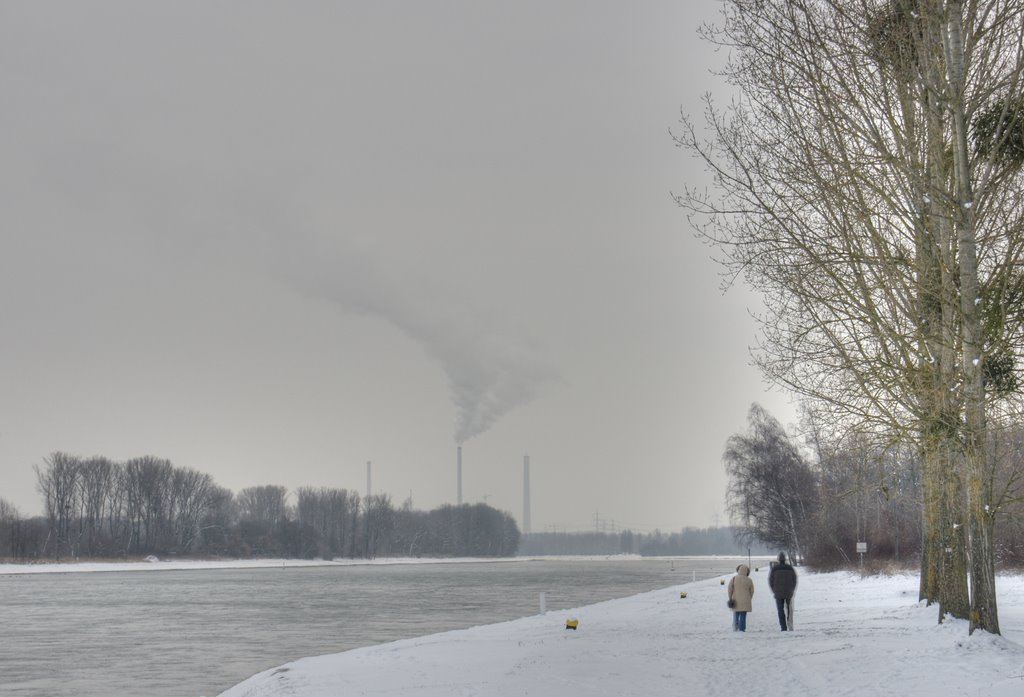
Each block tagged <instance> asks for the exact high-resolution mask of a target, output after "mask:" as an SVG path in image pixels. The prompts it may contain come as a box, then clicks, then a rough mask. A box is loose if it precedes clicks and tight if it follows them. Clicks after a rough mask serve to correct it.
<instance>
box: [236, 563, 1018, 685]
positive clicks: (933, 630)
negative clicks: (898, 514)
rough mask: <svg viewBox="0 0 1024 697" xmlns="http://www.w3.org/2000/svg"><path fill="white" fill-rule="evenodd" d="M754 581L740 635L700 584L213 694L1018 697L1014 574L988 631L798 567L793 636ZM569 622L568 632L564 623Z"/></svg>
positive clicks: (302, 663)
mask: <svg viewBox="0 0 1024 697" xmlns="http://www.w3.org/2000/svg"><path fill="white" fill-rule="evenodd" d="M753 576H754V580H755V586H756V593H755V596H754V612H753V613H751V614H750V615H749V616H748V623H747V626H748V631H747V632H746V633H736V632H733V631H731V613H730V611H729V610H727V609H726V607H725V599H726V594H725V588H724V587H723V586H722V585H721V583H720V580H719V579H712V580H708V581H700V582H697V583H692V584H685V585H682V586H676V587H672V588H668V589H665V590H660V591H654V592H651V593H645V594H642V595H638V596H634V597H631V598H625V599H621V600H613V601H609V602H605V603H599V604H596V605H590V606H587V607H582V608H570V609H565V610H557V611H550V612H547V613H546V614H544V615H538V616H535V617H528V618H524V619H520V620H515V621H512V622H504V623H500V624H494V625H488V626H483V627H475V628H472V629H467V630H461V631H454V632H446V633H443V634H435V635H431V636H427V637H421V638H417V639H408V640H404V641H398V642H393V643H389V644H381V645H378V646H371V647H367V648H362V649H357V650H354V651H348V652H345V653H341V654H334V655H328V656H319V657H314V658H305V659H302V660H299V661H295V662H293V663H289V664H286V665H283V666H280V667H278V668H273V669H271V670H267V671H265V672H263V673H260V674H258V675H255V676H253V677H251V678H249V679H248V680H246V681H244V682H242V683H240V684H238V685H236V686H235V687H233V688H231V689H229V690H227V691H225V692H224V693H222V695H221V697H285V696H286V695H302V696H303V697H336V696H337V695H345V696H346V697H354V696H356V695H373V696H374V697H400V696H401V697H454V696H456V695H458V696H466V695H479V696H481V697H502V696H505V695H507V696H510V697H511V696H512V695H515V696H516V697H521V696H523V695H529V696H531V697H555V696H556V695H557V696H558V697H563V696H564V695H580V696H590V695H613V696H615V697H626V696H631V695H635V696H636V697H659V696H662V695H664V696H666V697H668V696H671V697H679V696H680V695H686V696H691V695H692V696H708V697H726V696H728V697H736V695H743V697H751V696H753V697H757V696H759V695H765V696H769V695H770V696H771V697H796V696H801V697H803V696H805V695H829V697H833V696H836V695H899V696H900V697H914V696H916V695H942V696H945V695H971V696H975V695H985V696H986V697H1010V696H1011V695H1012V696H1013V697H1019V696H1020V695H1024V646H1022V642H1024V577H1019V576H1014V577H1000V578H999V580H998V584H997V585H998V591H999V602H1000V608H999V613H1000V622H1001V626H1002V629H1003V633H1004V635H1003V636H1002V637H998V636H992V635H988V634H984V633H981V632H978V633H976V634H975V635H974V636H968V634H967V625H966V623H964V622H963V621H958V620H957V621H948V622H946V623H945V624H942V625H939V624H938V623H937V610H936V609H935V608H934V607H931V608H929V607H925V606H924V605H923V604H920V603H918V602H917V585H918V582H917V578H916V576H910V575H902V576H892V577H871V578H864V579H862V578H860V577H859V576H857V575H855V574H850V573H829V574H811V573H807V572H804V573H802V574H801V577H800V585H799V588H798V589H797V597H796V603H795V624H796V631H794V632H780V631H779V628H778V623H777V620H776V614H775V607H774V603H773V601H772V599H771V595H770V593H769V591H768V586H767V580H766V570H765V569H763V568H762V569H761V570H760V571H758V572H755V573H754V574H753ZM684 590H685V591H686V593H687V597H686V598H681V597H680V593H681V592H682V591H684ZM570 617H574V618H577V619H578V620H579V629H578V630H576V631H571V630H566V628H565V620H566V619H568V618H570Z"/></svg>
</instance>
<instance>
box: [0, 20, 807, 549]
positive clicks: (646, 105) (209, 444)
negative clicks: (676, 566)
mask: <svg viewBox="0 0 1024 697" xmlns="http://www.w3.org/2000/svg"><path fill="white" fill-rule="evenodd" d="M716 6H717V4H716V3H711V2H685V1H682V2H680V1H676V2H668V1H665V2H652V1H642V2H632V3H612V2H582V1H581V2H541V1H538V2H501V3H499V2H476V1H470V0H467V1H465V2H452V1H448V0H445V1H442V2H394V3H392V2H372V3H371V2H366V3H348V2H312V1H309V2H250V1H246V2H243V1H242V0H237V1H225V2H215V3H211V2H205V1H203V2H199V1H176V2H164V3H158V2H137V1H134V0H125V1H123V2H111V1H109V0H103V1H97V2H89V3H80V2H71V1H70V0H69V1H67V2H13V1H8V0H0V86H2V88H0V216H2V221H3V225H2V230H0V252H2V253H0V317H2V318H3V319H2V325H0V327H2V329H0V331H2V334H0V336H2V343H0V357H2V361H0V384H2V386H3V399H2V400H0V472H2V475H3V478H2V483H0V497H3V498H6V499H8V500H10V501H11V502H13V503H15V504H16V505H17V506H18V507H19V508H20V509H21V510H22V512H23V513H35V512H38V511H39V510H40V506H41V504H40V501H39V497H38V495H37V494H36V492H35V477H34V474H33V472H32V465H33V464H38V463H41V462H42V460H43V458H44V457H45V456H46V455H47V454H49V453H50V452H53V451H56V450H63V451H66V452H71V453H74V454H78V455H82V456H90V455H106V456H108V457H112V458H115V459H127V458H129V457H134V456H138V455H144V454H152V455H157V456H160V457H166V458H168V459H170V460H172V461H173V462H174V463H175V464H176V465H179V466H184V467H194V468H196V469H199V470H202V471H205V472H209V473H210V474H212V475H213V476H214V478H215V479H216V480H217V482H218V483H219V484H221V485H223V486H226V487H229V488H231V489H233V490H235V491H236V492H237V491H238V490H240V489H242V488H244V487H247V486H254V485H259V484H281V485H284V486H287V487H289V488H290V489H294V488H296V487H299V486H305V485H313V486H335V487H345V488H349V489H355V490H358V491H360V492H363V491H364V489H365V484H366V482H365V467H366V461H367V460H372V461H373V463H374V465H373V468H374V469H373V472H374V475H373V479H374V490H375V492H377V493H379V492H387V493H390V494H391V495H392V497H393V499H394V500H395V501H396V503H401V501H402V500H404V499H405V498H406V497H408V496H409V495H410V493H411V495H412V497H413V501H414V505H415V506H416V507H417V508H432V507H434V506H436V505H439V504H441V503H444V502H454V499H455V488H456V486H455V484H456V483H455V441H456V438H461V439H464V440H465V444H464V465H463V466H464V472H463V491H464V499H465V500H466V501H469V502H474V501H483V500H486V501H487V502H488V503H490V504H491V505H494V506H496V507H498V508H501V509H504V510H508V511H510V512H512V513H513V514H514V515H515V516H516V518H517V519H518V518H519V517H520V515H521V512H522V502H521V495H522V484H521V479H522V458H523V455H524V453H527V452H528V453H529V454H530V457H531V478H532V483H533V510H532V522H533V529H534V530H543V529H550V528H551V526H557V527H558V529H563V528H569V529H584V528H588V527H590V528H592V527H593V525H594V519H595V514H597V515H598V516H599V517H600V518H601V519H603V520H606V521H608V522H607V523H606V525H607V526H609V528H610V526H611V525H612V522H611V521H615V523H614V524H615V526H616V528H620V527H623V526H632V527H633V528H634V529H639V530H650V529H653V528H654V527H660V528H661V529H663V530H666V529H676V528H678V527H680V526H683V525H708V524H711V523H712V522H714V521H715V518H714V516H715V515H716V514H719V513H720V512H721V509H722V498H723V493H724V485H725V478H724V475H723V473H722V466H721V462H720V458H721V452H722V447H723V444H724V442H725V439H726V438H727V437H728V436H729V435H730V434H731V433H733V432H736V431H739V430H743V429H744V428H745V416H746V411H747V408H748V406H749V405H750V403H751V402H752V401H760V402H762V403H763V404H764V405H765V406H766V407H767V408H768V409H769V410H771V411H773V412H774V413H776V415H778V416H779V417H780V418H781V419H782V420H783V421H784V422H785V421H788V420H791V419H792V414H791V411H790V408H789V407H788V402H787V400H786V399H785V398H784V397H782V396H781V395H779V394H777V393H768V394H766V391H765V388H764V386H763V384H762V383H761V381H760V379H759V377H758V375H757V374H756V372H755V371H754V369H753V368H751V367H749V356H748V346H749V345H750V344H752V343H753V341H754V337H755V331H756V329H755V326H754V323H753V321H752V320H751V319H750V318H749V316H748V307H750V306H751V304H752V302H753V301H752V299H751V297H750V296H749V295H748V294H746V292H745V291H744V290H743V289H734V290H732V291H730V292H729V293H727V294H725V295H724V296H723V295H722V293H721V291H720V289H719V278H718V272H719V270H718V268H717V267H716V266H715V265H714V264H713V263H712V262H711V260H710V253H709V250H707V249H706V248H704V247H703V246H702V245H701V244H700V243H699V242H697V241H696V240H695V239H694V238H693V236H692V234H691V233H690V231H689V230H688V228H687V226H686V221H685V218H684V216H683V214H682V213H681V211H679V210H678V209H677V208H676V207H675V206H674V204H673V202H672V200H671V198H670V191H672V190H676V191H678V190H680V189H681V188H682V186H683V185H684V183H686V182H689V183H692V184H699V183H700V182H701V181H702V178H703V177H704V175H703V173H702V171H701V169H700V168H699V167H697V166H696V165H695V164H694V163H693V162H692V161H690V160H689V159H688V158H687V157H686V156H685V155H684V154H683V153H681V152H679V151H678V150H676V149H675V148H674V147H673V144H672V141H671V139H670V137H669V134H668V130H669V128H671V127H673V126H674V125H675V124H676V121H677V119H678V116H679V111H680V107H681V108H682V109H683V110H684V111H687V112H689V113H698V112H699V111H700V108H701V107H700V103H699V97H700V95H701V94H702V93H703V92H704V91H706V90H708V89H712V88H715V83H714V81H713V80H712V79H711V78H710V77H709V76H708V74H707V68H708V67H709V66H712V65H715V64H716V62H717V61H719V60H721V59H722V56H721V55H720V54H715V53H714V52H712V51H711V50H710V49H709V47H708V46H707V45H705V44H703V43H701V42H699V41H698V40H697V37H696V35H695V31H696V28H697V25H698V22H699V21H700V20H703V19H709V18H711V17H713V13H714V11H715V10H714V8H715V7H716ZM721 522H723V523H724V522H725V521H724V519H723V520H722V521H721Z"/></svg>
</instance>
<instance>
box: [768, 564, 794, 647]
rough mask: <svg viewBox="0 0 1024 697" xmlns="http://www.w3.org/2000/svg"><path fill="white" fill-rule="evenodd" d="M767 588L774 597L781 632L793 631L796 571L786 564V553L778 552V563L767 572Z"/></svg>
mask: <svg viewBox="0 0 1024 697" xmlns="http://www.w3.org/2000/svg"><path fill="white" fill-rule="evenodd" d="M768 587H769V588H771V589H772V595H774V596H775V607H776V608H778V611H779V626H780V627H782V631H786V630H787V629H789V630H791V631H792V629H793V594H794V593H796V569H794V568H793V567H792V566H790V565H789V564H787V563H786V553H785V552H779V561H778V562H777V563H773V564H772V570H771V571H769V572H768Z"/></svg>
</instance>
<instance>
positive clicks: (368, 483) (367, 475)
mask: <svg viewBox="0 0 1024 697" xmlns="http://www.w3.org/2000/svg"><path fill="white" fill-rule="evenodd" d="M370 491H372V490H371V489H370V461H369V460H367V461H366V498H370Z"/></svg>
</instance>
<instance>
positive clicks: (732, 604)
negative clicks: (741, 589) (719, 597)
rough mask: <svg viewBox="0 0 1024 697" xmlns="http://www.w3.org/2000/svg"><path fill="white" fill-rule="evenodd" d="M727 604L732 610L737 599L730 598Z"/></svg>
mask: <svg viewBox="0 0 1024 697" xmlns="http://www.w3.org/2000/svg"><path fill="white" fill-rule="evenodd" d="M725 604H726V605H727V606H728V608H729V609H730V610H731V609H733V608H734V607H736V601H735V600H733V599H732V598H729V600H727V601H726V603H725Z"/></svg>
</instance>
